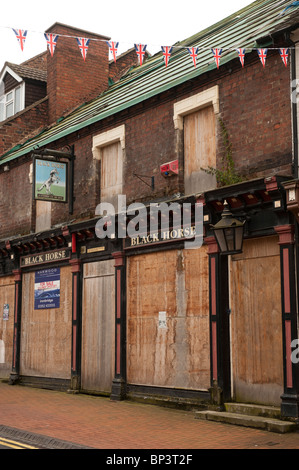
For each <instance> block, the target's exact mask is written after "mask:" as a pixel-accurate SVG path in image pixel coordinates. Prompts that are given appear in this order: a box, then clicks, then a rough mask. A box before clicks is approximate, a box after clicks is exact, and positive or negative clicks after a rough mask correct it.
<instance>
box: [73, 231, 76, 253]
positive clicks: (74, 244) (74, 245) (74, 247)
mask: <svg viewBox="0 0 299 470" xmlns="http://www.w3.org/2000/svg"><path fill="white" fill-rule="evenodd" d="M76 251H77V237H76V234H75V233H72V253H76Z"/></svg>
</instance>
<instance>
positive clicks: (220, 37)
mask: <svg viewBox="0 0 299 470" xmlns="http://www.w3.org/2000/svg"><path fill="white" fill-rule="evenodd" d="M290 4H291V2H290V1H287V0H257V1H255V2H253V3H251V4H250V5H248V6H247V7H245V8H243V9H241V10H239V11H237V12H236V13H235V14H233V15H230V16H229V17H227V18H225V19H224V20H222V21H220V22H218V23H216V24H215V25H213V26H211V27H210V28H206V29H205V30H203V31H201V32H200V33H198V34H195V35H193V36H191V37H190V38H187V39H185V40H184V41H181V42H177V43H176V44H174V45H173V53H172V55H171V58H170V61H169V64H168V67H165V64H164V58H163V55H162V52H159V53H157V54H155V55H153V56H152V57H150V58H149V59H148V60H147V61H146V62H145V63H144V64H143V65H142V66H137V67H133V68H132V69H130V70H129V72H128V73H127V74H126V75H125V76H124V77H122V79H121V80H120V81H118V82H116V83H114V84H111V85H110V86H109V88H108V89H107V90H106V91H105V92H104V93H102V94H101V95H99V96H98V97H97V98H95V99H93V100H92V101H90V102H88V103H84V104H81V105H80V106H79V107H78V108H77V109H76V110H74V111H73V112H71V113H70V114H69V115H66V116H62V117H61V118H60V119H58V121H57V122H56V123H55V124H54V125H52V126H50V127H49V128H47V129H44V130H43V131H41V132H39V134H38V135H36V136H35V137H33V138H31V139H30V140H27V141H26V142H25V143H24V144H22V145H17V146H15V147H14V148H12V149H10V150H9V151H8V152H6V153H5V154H4V155H2V157H1V158H0V164H4V163H7V162H9V161H11V160H13V159H16V158H19V157H20V156H23V155H25V154H27V153H30V152H32V151H34V150H35V149H37V148H39V147H44V146H48V145H49V144H51V143H53V142H55V141H56V140H58V139H61V138H63V137H66V136H68V135H70V134H72V133H73V132H76V131H79V130H81V129H82V128H84V127H86V126H89V125H91V124H94V123H96V122H99V121H101V120H103V119H105V118H107V117H109V116H112V115H114V114H117V113H119V112H121V111H123V110H125V109H128V108H130V107H132V106H134V105H136V104H139V103H141V102H142V101H144V100H147V99H149V98H152V97H154V96H156V95H158V94H160V93H163V92H165V91H168V90H169V89H171V88H173V87H176V86H178V85H180V84H182V83H184V82H186V81H188V80H191V79H194V78H196V77H198V76H200V75H201V74H203V73H206V72H208V71H212V70H215V69H216V64H215V61H214V58H213V55H212V52H211V48H213V47H221V48H222V49H223V53H222V56H221V62H220V68H221V65H223V64H226V63H228V62H230V61H231V60H233V59H235V58H237V57H238V55H237V52H236V50H235V49H236V48H238V47H243V48H245V49H246V51H247V52H249V51H251V50H252V49H255V48H256V47H261V44H259V46H257V44H258V40H261V39H263V38H264V39H265V41H268V38H269V35H270V34H272V33H275V32H277V31H283V30H284V29H289V28H291V27H292V26H293V27H295V25H297V23H296V20H297V22H298V20H299V8H288V9H287V10H286V12H285V13H283V11H284V9H285V8H286V7H287V6H289V5H290ZM265 41H264V42H263V44H265V46H266V45H267V44H269V43H268V42H265ZM269 45H270V44H269ZM191 46H194V47H199V55H198V58H197V66H196V68H195V67H194V65H193V63H192V60H191V59H190V56H189V53H188V51H187V50H186V47H191ZM245 60H246V59H245Z"/></svg>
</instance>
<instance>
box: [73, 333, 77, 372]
mask: <svg viewBox="0 0 299 470" xmlns="http://www.w3.org/2000/svg"><path fill="white" fill-rule="evenodd" d="M76 334H77V325H73V358H72V359H73V364H72V370H73V371H75V370H76V367H77V364H76V344H77V341H76Z"/></svg>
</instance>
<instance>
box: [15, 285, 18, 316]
mask: <svg viewBox="0 0 299 470" xmlns="http://www.w3.org/2000/svg"><path fill="white" fill-rule="evenodd" d="M18 308H19V284H15V323H17V320H18Z"/></svg>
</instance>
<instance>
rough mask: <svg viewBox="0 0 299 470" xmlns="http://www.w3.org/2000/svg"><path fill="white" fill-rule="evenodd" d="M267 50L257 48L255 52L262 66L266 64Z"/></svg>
mask: <svg viewBox="0 0 299 470" xmlns="http://www.w3.org/2000/svg"><path fill="white" fill-rule="evenodd" d="M267 52H268V49H258V50H257V53H258V55H259V58H260V60H261V63H262V65H263V67H265V65H266V58H267Z"/></svg>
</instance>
